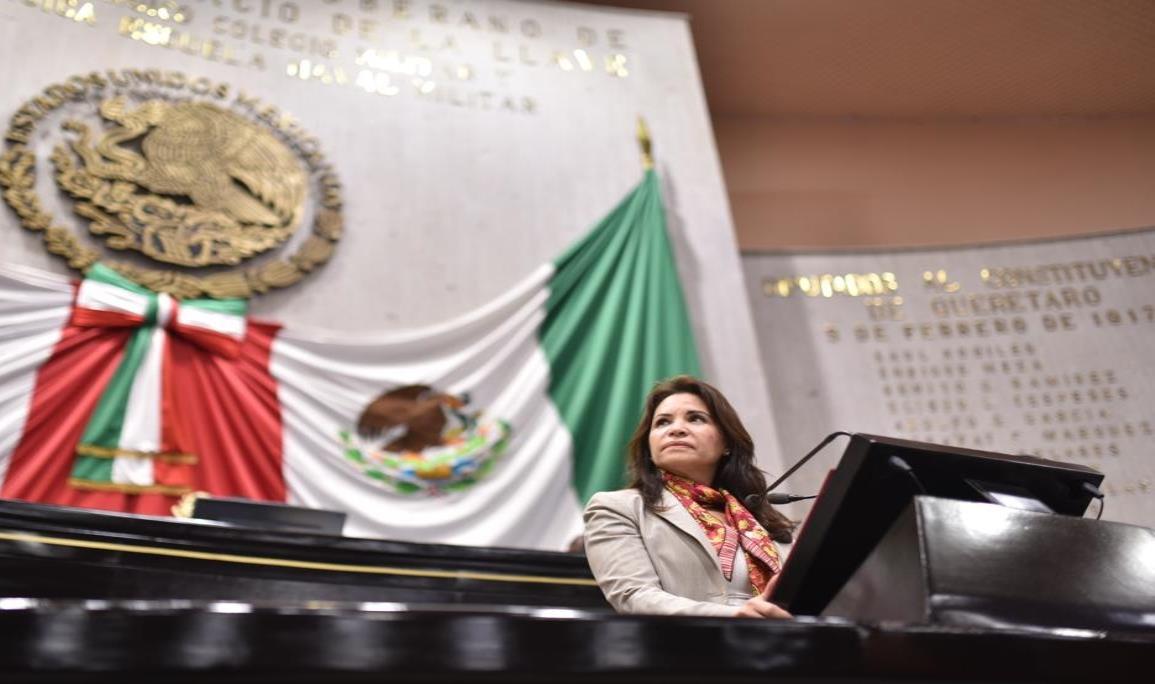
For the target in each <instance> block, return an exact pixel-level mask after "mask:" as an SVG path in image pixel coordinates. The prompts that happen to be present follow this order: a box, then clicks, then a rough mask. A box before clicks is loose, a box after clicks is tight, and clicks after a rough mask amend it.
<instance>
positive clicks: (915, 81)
mask: <svg viewBox="0 0 1155 684" xmlns="http://www.w3.org/2000/svg"><path fill="white" fill-rule="evenodd" d="M585 4H594V5H610V6H617V7H630V8H638V9H650V10H666V11H674V12H682V13H685V14H689V15H690V17H691V29H692V31H693V33H694V43H695V46H696V48H697V51H698V58H699V61H700V63H701V69H702V78H703V81H704V82H705V87H706V95H707V98H708V100H709V103H710V109H711V111H712V112H713V114H714V115H715V116H718V115H755V116H775V117H796V116H797V117H847V116H852V117H853V116H858V117H867V118H903V119H938V118H958V117H1020V116H1025V117H1035V116H1066V115H1075V116H1097V115H1108V116H1113V115H1150V114H1155V0H586V3H585Z"/></svg>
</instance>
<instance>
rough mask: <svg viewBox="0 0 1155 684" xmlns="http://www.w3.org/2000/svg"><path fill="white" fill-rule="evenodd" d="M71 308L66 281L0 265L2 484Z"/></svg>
mask: <svg viewBox="0 0 1155 684" xmlns="http://www.w3.org/2000/svg"><path fill="white" fill-rule="evenodd" d="M71 305H72V285H71V284H70V283H69V281H68V279H67V278H62V277H59V276H55V275H52V274H47V273H43V272H41V271H36V270H33V269H28V268H23V267H13V266H10V265H4V266H0V481H3V479H4V476H5V475H6V474H7V473H8V463H9V460H10V458H11V455H12V450H13V449H15V448H16V444H17V443H18V442H19V441H20V436H21V434H22V433H23V432H24V423H25V421H26V420H27V418H28V410H29V408H30V405H31V403H32V391H33V389H35V387H36V373H37V371H39V370H40V366H41V365H42V364H43V363H44V362H45V361H47V360H48V357H49V356H51V355H52V349H53V347H55V346H56V343H57V342H58V341H59V340H60V332H61V330H62V329H63V328H64V324H65V323H66V322H67V321H68V316H69V314H70V313H71Z"/></svg>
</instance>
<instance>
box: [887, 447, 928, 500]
mask: <svg viewBox="0 0 1155 684" xmlns="http://www.w3.org/2000/svg"><path fill="white" fill-rule="evenodd" d="M886 465H888V466H890V467H891V468H894V469H895V470H898V471H901V472H904V473H906V474H907V475H909V476H910V479H912V480H914V486H915V487H918V493H919V494H926V487H923V486H922V480H920V479H918V475H915V474H914V468H911V467H910V464H909V463H907V462H906V459H904V458H902V457H901V456H891V457H890V458H888V459H886Z"/></svg>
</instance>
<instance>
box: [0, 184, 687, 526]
mask: <svg viewBox="0 0 1155 684" xmlns="http://www.w3.org/2000/svg"><path fill="white" fill-rule="evenodd" d="M245 304H246V303H245V302H243V301H217V300H213V301H175V300H173V299H172V298H170V297H168V296H167V295H157V294H155V293H152V292H149V291H147V290H145V289H144V288H141V287H139V286H137V285H135V284H133V283H131V282H128V281H126V280H125V279H123V278H122V277H120V276H119V274H117V273H115V272H114V271H112V270H111V269H108V268H106V267H104V266H101V265H97V266H94V267H93V268H92V269H90V270H89V272H88V273H87V274H86V277H85V279H84V280H83V281H81V282H80V283H78V284H77V283H71V282H68V281H67V280H65V279H62V278H58V277H56V276H52V275H49V274H43V273H35V272H32V271H29V270H27V269H20V268H16V267H5V268H3V269H2V270H0V478H2V484H0V496H3V497H6V498H16V499H26V500H31V501H39V502H47V503H58V504H64V505H72V506H82V507H91V508H100V509H106V510H117V511H126V512H137V513H149V514H161V515H164V514H168V512H169V510H170V508H171V506H172V505H173V504H174V503H175V502H176V500H177V497H178V496H180V495H181V494H183V493H186V492H190V491H203V492H207V493H209V494H210V495H217V496H243V497H248V498H252V499H258V500H269V501H287V502H289V503H293V504H296V505H304V506H311V507H317V508H326V509H331V510H340V511H345V512H347V513H348V514H349V522H348V523H347V525H346V528H345V533H346V534H351V535H361V536H374V537H388V538H395V539H405V540H413V541H421V542H439V543H457V544H470V545H487V546H489V545H495V546H516V547H529V548H545V549H559V548H564V547H565V546H566V545H567V544H568V542H569V541H570V540H571V539H572V538H573V537H575V536H576V535H577V534H579V533H580V528H581V520H580V511H581V507H582V505H583V504H584V501H585V500H586V499H588V498H589V496H591V495H592V494H593V493H594V492H597V491H599V490H603V489H614V488H618V487H620V486H621V485H622V483H623V478H624V472H625V457H624V456H625V453H624V447H625V444H626V442H627V440H628V438H629V435H630V434H631V432H632V430H633V428H634V426H635V424H636V421H637V420H638V417H639V415H640V410H641V404H642V399H643V398H644V396H645V394H646V393H647V392H648V390H649V388H650V387H651V386H652V385H653V383H655V382H656V381H658V380H660V379H662V378H665V377H668V376H670V375H674V374H678V373H691V374H693V373H697V372H698V360H697V354H696V351H695V347H694V343H693V335H692V332H691V327H690V322H689V318H688V316H687V313H686V307H685V301H684V298H683V295H682V288H681V285H680V282H679V279H678V275H677V270H676V267H675V264H674V259H673V254H672V251H671V248H670V244H669V240H668V237H667V235H666V227H665V217H664V213H663V210H662V204H661V195H660V191H659V182H658V179H657V176H656V175H655V173H654V172H653V171H648V172H647V173H646V176H645V178H644V179H643V180H642V182H641V183H640V184H639V185H638V186H637V187H636V188H635V189H634V190H633V191H632V192H630V193H629V195H628V196H627V197H626V198H625V199H624V200H623V201H622V202H621V203H620V204H619V205H618V206H617V207H616V208H614V210H613V211H612V212H611V213H610V214H609V215H608V216H607V217H606V218H605V219H603V220H602V221H601V222H600V223H599V224H598V225H597V226H595V227H594V228H593V230H592V231H591V232H590V233H589V234H587V235H586V236H585V237H584V238H582V239H581V240H579V241H578V242H577V243H576V244H574V245H573V246H571V247H570V248H569V249H568V250H567V251H566V252H565V253H564V254H562V255H561V256H560V257H559V258H557V259H556V260H555V261H553V262H552V263H549V264H545V265H543V266H541V267H540V268H538V269H537V270H536V271H535V272H533V273H531V274H529V275H528V276H527V277H526V278H524V279H523V280H522V282H521V283H519V284H518V285H517V286H515V287H514V288H512V289H511V290H510V291H509V292H507V293H506V294H504V295H503V296H501V297H500V298H498V299H497V300H495V301H492V302H489V303H488V304H486V305H484V306H482V307H480V308H478V309H476V310H474V311H471V312H468V313H467V314H465V315H463V316H461V317H459V318H457V319H456V320H451V321H447V322H445V323H443V324H440V325H437V326H433V327H430V328H425V329H418V330H408V331H391V332H383V333H364V332H361V333H357V334H355V335H351V334H348V333H344V332H341V333H338V332H337V331H317V330H303V329H292V328H289V327H281V326H278V325H276V324H273V323H268V322H261V321H257V320H254V319H252V318H249V317H247V315H246V311H245Z"/></svg>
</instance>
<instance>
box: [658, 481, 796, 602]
mask: <svg viewBox="0 0 1155 684" xmlns="http://www.w3.org/2000/svg"><path fill="white" fill-rule="evenodd" d="M662 479H663V480H665V483H666V489H668V490H669V491H670V493H671V494H673V495H674V496H675V497H677V499H678V501H679V502H681V504H682V506H683V507H684V508H685V509H686V510H687V511H688V512H689V513H690V515H691V516H693V518H694V520H697V521H698V524H699V525H701V526H702V530H703V531H705V533H706V538H707V539H709V540H710V543H711V544H713V545H714V551H716V552H717V553H718V559H719V560H720V561H721V563H722V574H723V575H724V576H725V577H726V581H727V582H728V581H730V578H731V577H733V576H734V557H735V556H736V555H737V553H738V545H739V544H741V545H742V551H743V553H745V554H746V566H747V568H748V572H749V573H750V582H751V584H753V585H754V592H755V593H758V594H760V593H762V590H763V589H765V588H766V584H767V583H768V582H769V581H770V578H772V577H773V576H774V575H776V574H778V571H779V570H780V569H781V568H782V562H781V561H780V560H779V558H778V549H777V548H776V547H775V546H774V542H772V541H771V540H770V535H769V534H767V533H766V530H765V528H763V527H762V525H760V524H759V523H758V521H757V520H756V519H755V518H754V516H753V515H751V513H750V511H748V510H746V507H745V506H743V505H742V504H741V502H739V501H738V499H737V498H736V497H735V496H734V495H733V494H731V493H730V492H728V491H726V490H725V489H714V488H713V487H709V486H706V485H704V484H700V483H698V482H694V481H693V480H688V479H686V478H684V477H679V476H678V475H673V474H671V473H667V472H666V471H664V470H663V471H662ZM708 508H709V509H714V510H718V511H722V512H723V513H724V514H725V519H726V521H725V523H722V522H719V521H718V519H717V518H715V517H714V516H712V515H710V514H709V513H707V512H706V509H708Z"/></svg>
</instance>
